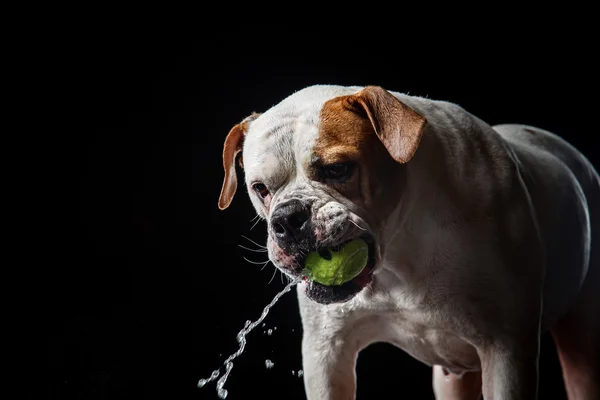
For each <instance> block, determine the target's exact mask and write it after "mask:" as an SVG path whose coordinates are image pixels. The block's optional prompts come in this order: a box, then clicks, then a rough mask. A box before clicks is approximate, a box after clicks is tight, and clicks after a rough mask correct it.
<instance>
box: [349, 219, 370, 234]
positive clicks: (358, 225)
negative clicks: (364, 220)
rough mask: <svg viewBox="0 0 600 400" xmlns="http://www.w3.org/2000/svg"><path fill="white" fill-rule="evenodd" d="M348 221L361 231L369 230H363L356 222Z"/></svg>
mask: <svg viewBox="0 0 600 400" xmlns="http://www.w3.org/2000/svg"><path fill="white" fill-rule="evenodd" d="M348 221H350V222H352V223H353V224H354V225H355V226H356V227H357V228H358V229H360V230H361V231H366V230H367V229H366V228H362V227H361V226H359V225H358V224H357V223H356V222H354V221H352V220H351V219H349V220H348Z"/></svg>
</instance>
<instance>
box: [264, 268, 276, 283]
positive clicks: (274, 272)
mask: <svg viewBox="0 0 600 400" xmlns="http://www.w3.org/2000/svg"><path fill="white" fill-rule="evenodd" d="M273 268H274V269H275V271H273V276H272V277H271V279H270V280H269V282H268V283H267V285H268V284H269V283H271V282H272V281H273V278H275V274H276V273H277V271H278V269H277V268H276V267H273Z"/></svg>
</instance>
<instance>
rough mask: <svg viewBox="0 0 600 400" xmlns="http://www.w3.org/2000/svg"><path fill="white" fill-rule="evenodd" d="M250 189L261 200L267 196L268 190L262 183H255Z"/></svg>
mask: <svg viewBox="0 0 600 400" xmlns="http://www.w3.org/2000/svg"><path fill="white" fill-rule="evenodd" d="M252 189H254V191H255V192H256V193H258V195H259V196H260V197H262V198H263V199H264V198H265V197H267V196H268V195H269V189H267V187H266V186H265V185H264V184H263V183H260V182H258V183H255V184H254V185H252Z"/></svg>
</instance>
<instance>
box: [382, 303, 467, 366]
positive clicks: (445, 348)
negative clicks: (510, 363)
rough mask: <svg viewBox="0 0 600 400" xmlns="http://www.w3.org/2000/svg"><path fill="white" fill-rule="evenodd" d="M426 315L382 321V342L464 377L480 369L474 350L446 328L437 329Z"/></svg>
mask: <svg viewBox="0 0 600 400" xmlns="http://www.w3.org/2000/svg"><path fill="white" fill-rule="evenodd" d="M421 317H422V316H420V315H417V316H413V315H407V314H406V313H402V312H396V313H390V314H388V315H386V316H384V317H383V318H382V319H381V322H380V323H381V331H380V335H379V336H380V337H379V338H378V340H381V341H384V342H388V343H391V344H393V345H395V346H397V347H399V348H401V349H402V350H404V351H405V352H407V353H408V354H410V355H412V356H413V357H414V358H416V359H418V360H420V361H422V362H423V363H425V364H428V365H431V366H432V365H441V366H443V367H446V368H447V369H448V370H450V371H451V372H454V373H456V374H460V373H461V372H465V371H468V370H477V369H479V358H478V356H477V352H476V350H475V348H474V347H472V346H471V345H470V344H468V343H467V342H465V341H464V340H462V339H461V338H459V337H458V336H456V335H454V334H453V333H451V332H448V331H446V330H443V329H439V328H433V327H431V326H429V325H428V324H427V323H425V322H424V321H423V319H422V318H421Z"/></svg>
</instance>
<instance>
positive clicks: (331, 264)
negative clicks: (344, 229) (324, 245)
mask: <svg viewBox="0 0 600 400" xmlns="http://www.w3.org/2000/svg"><path fill="white" fill-rule="evenodd" d="M368 257H369V247H368V246H367V243H366V242H365V241H364V240H362V239H354V240H352V241H350V242H348V243H346V244H345V245H344V246H343V247H342V248H341V249H339V250H337V251H336V250H333V249H326V250H322V251H320V252H316V251H311V252H310V253H308V255H307V256H306V261H305V262H304V266H305V267H306V270H307V272H308V277H309V278H310V279H312V280H314V281H315V282H318V283H321V284H323V285H326V286H334V285H342V284H344V283H346V282H348V281H350V280H352V279H354V278H355V277H356V276H358V274H360V272H361V271H362V270H363V268H365V266H366V265H367V260H368Z"/></svg>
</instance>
